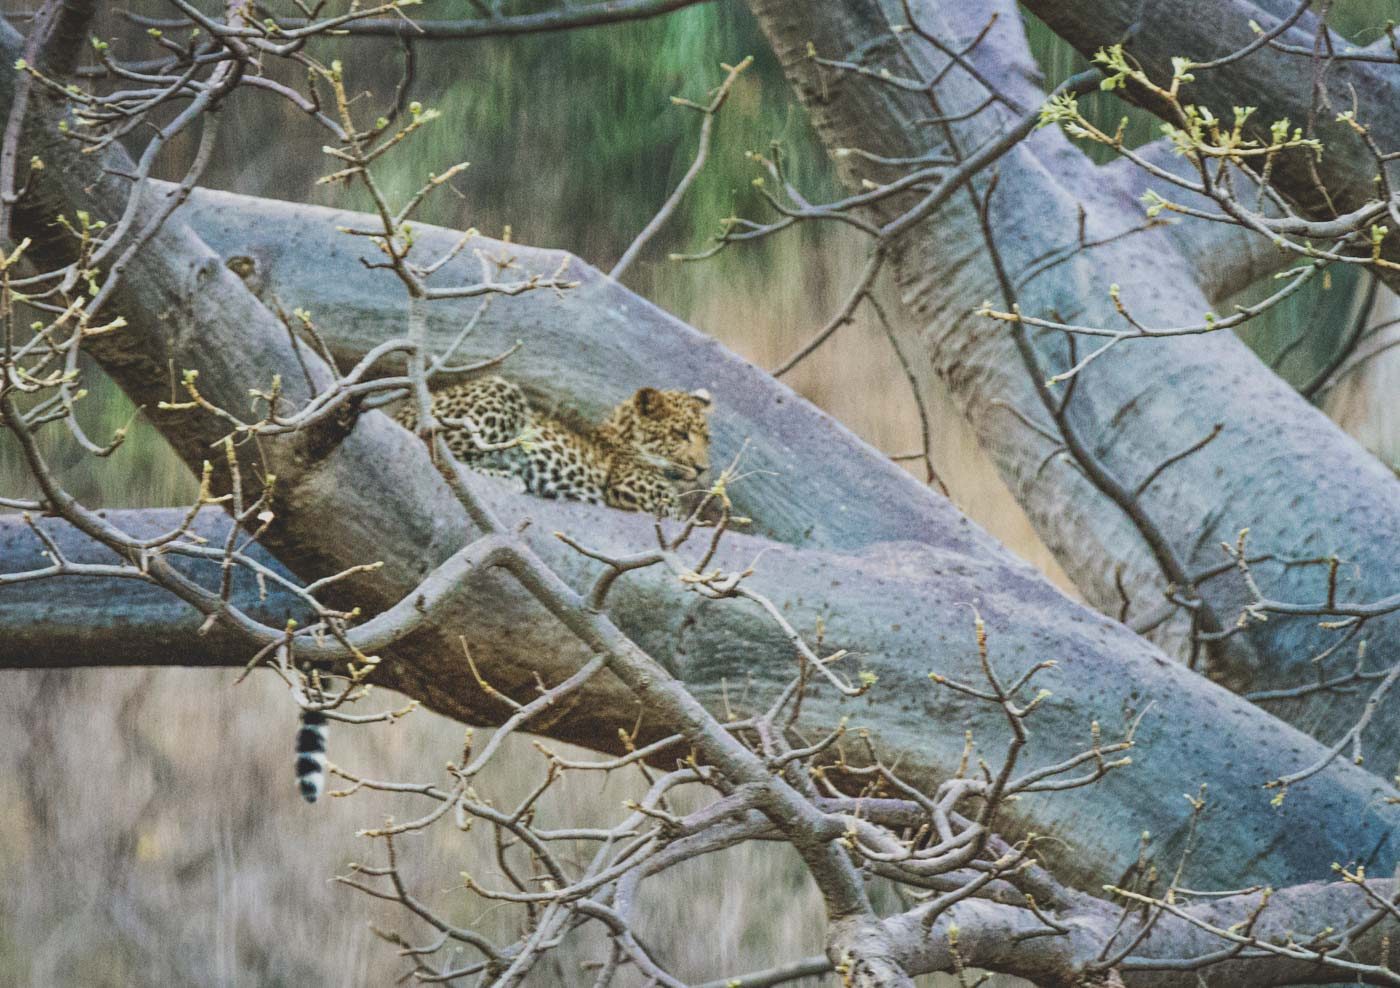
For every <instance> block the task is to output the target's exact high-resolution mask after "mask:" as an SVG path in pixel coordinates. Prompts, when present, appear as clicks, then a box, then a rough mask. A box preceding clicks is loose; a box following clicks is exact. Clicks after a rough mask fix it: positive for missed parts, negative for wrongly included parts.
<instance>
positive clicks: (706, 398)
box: [690, 388, 714, 408]
mask: <svg viewBox="0 0 1400 988" xmlns="http://www.w3.org/2000/svg"><path fill="white" fill-rule="evenodd" d="M690 397H692V398H694V399H695V400H696V401H698V402H699V403H700V405H701V406H702V407H704V408H709V407H710V405H711V404H712V403H713V402H714V399H713V398H711V397H710V393H709V392H708V391H706V390H705V389H704V388H696V389H695V390H694V391H692V392H691V393H690Z"/></svg>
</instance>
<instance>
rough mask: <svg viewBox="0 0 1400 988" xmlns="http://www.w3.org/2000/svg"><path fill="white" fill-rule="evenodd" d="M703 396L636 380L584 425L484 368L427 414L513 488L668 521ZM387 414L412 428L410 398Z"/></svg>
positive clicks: (317, 717) (309, 797)
mask: <svg viewBox="0 0 1400 988" xmlns="http://www.w3.org/2000/svg"><path fill="white" fill-rule="evenodd" d="M712 404H713V402H712V400H711V398H710V394H709V392H708V391H705V390H704V389H703V388H702V389H700V390H697V391H667V390H661V389H659V388H650V387H647V388H639V389H638V390H637V391H636V392H635V393H634V394H633V395H632V396H631V397H630V398H628V399H627V400H626V401H624V402H622V403H621V404H620V405H618V406H616V407H615V408H614V409H613V410H612V412H611V413H610V414H609V415H608V417H607V418H606V419H604V420H603V421H602V422H601V423H598V424H597V425H587V424H580V423H575V422H571V421H568V420H566V419H564V418H563V417H560V416H556V415H548V414H545V413H544V412H542V411H540V410H538V409H536V408H534V407H532V406H531V405H530V402H529V400H528V399H527V398H526V397H525V392H524V391H522V390H521V389H520V387H519V386H518V385H516V384H515V383H513V382H511V381H508V380H506V379H505V378H503V377H499V376H495V375H493V376H489V377H481V378H476V379H473V380H469V381H465V382H463V383H460V384H454V385H451V386H449V387H446V388H443V389H441V390H439V391H435V392H433V396H432V413H433V417H434V418H435V419H437V420H438V422H439V424H440V426H441V430H442V431H441V433H440V434H441V435H442V437H443V439H444V440H445V442H446V444H447V448H448V450H449V451H450V452H451V453H452V455H453V457H454V458H456V459H457V460H459V461H460V462H461V463H463V464H464V465H465V466H467V467H469V468H470V469H472V470H475V471H478V472H480V473H485V474H490V475H493V476H496V477H504V478H508V479H510V480H511V481H512V482H514V483H515V484H517V485H518V489H519V490H520V491H522V492H525V493H529V494H534V495H537V496H539V497H545V498H567V499H570V500H575V501H585V502H588V503H590V504H602V505H608V506H609V507H613V508H619V509H622V510H624V511H639V512H648V513H650V514H653V515H656V516H658V517H664V518H673V519H674V518H684V517H686V514H685V511H684V510H683V508H682V495H683V494H685V493H686V491H687V490H693V489H695V487H696V485H697V482H698V481H699V480H700V478H701V476H703V475H704V474H705V472H706V471H708V470H709V468H710V426H709V418H708V416H709V412H710V408H711V406H712ZM393 417H394V419H395V421H397V422H398V423H399V424H400V425H402V426H404V427H405V428H407V429H408V430H409V431H411V432H416V431H417V426H418V409H417V407H416V405H415V404H414V403H413V402H412V401H407V402H404V403H403V405H402V406H401V407H400V408H399V409H398V410H397V411H396V412H395V413H394V415H393ZM327 726H328V725H327V723H326V715H325V714H323V713H321V712H319V711H316V710H305V711H303V712H302V717H301V727H300V729H299V730H298V732H297V741H296V755H297V758H296V777H297V787H298V789H299V791H300V792H301V795H302V798H303V799H305V800H306V801H307V802H308V803H314V802H316V800H317V799H319V798H320V796H321V795H322V793H323V792H324V791H325V783H326V771H327V762H326V733H327V731H326V728H327Z"/></svg>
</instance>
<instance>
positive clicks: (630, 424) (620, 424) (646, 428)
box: [609, 388, 712, 481]
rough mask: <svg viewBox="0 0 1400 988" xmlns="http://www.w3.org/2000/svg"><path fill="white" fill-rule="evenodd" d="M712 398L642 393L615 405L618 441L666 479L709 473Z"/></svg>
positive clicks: (648, 390) (653, 390)
mask: <svg viewBox="0 0 1400 988" xmlns="http://www.w3.org/2000/svg"><path fill="white" fill-rule="evenodd" d="M711 404H712V402H711V400H710V393H709V392H708V391H705V390H704V389H701V390H699V391H690V392H686V391H661V390H659V389H657V388H641V389H640V390H638V391H637V393H636V394H634V395H633V396H632V397H631V398H628V399H627V400H626V401H624V402H623V403H622V404H621V405H618V406H617V408H616V410H615V411H614V412H613V416H612V419H611V421H610V422H609V425H610V426H612V429H613V432H614V435H615V436H616V437H617V440H618V441H619V442H620V443H622V444H624V445H625V446H627V447H629V448H630V450H631V451H632V452H633V455H634V456H635V457H636V458H637V459H638V460H639V461H641V462H642V463H645V464H646V465H647V466H649V467H652V468H654V469H656V470H659V471H661V472H662V473H664V474H665V475H666V479H668V480H679V481H692V480H696V479H697V478H699V476H700V475H701V474H702V473H704V472H705V471H706V470H708V469H709V468H710V424H709V421H708V419H707V418H706V416H707V415H708V413H709V410H710V405H711Z"/></svg>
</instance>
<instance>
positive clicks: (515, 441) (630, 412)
mask: <svg viewBox="0 0 1400 988" xmlns="http://www.w3.org/2000/svg"><path fill="white" fill-rule="evenodd" d="M712 406H713V399H711V397H710V394H709V392H708V391H706V390H705V389H703V388H701V389H699V390H695V391H679V390H662V389H659V388H653V387H644V388H639V389H638V390H637V391H636V392H635V393H634V394H633V395H632V396H631V397H630V398H628V399H627V400H626V401H624V402H622V403H621V404H619V405H617V406H616V407H615V408H613V410H612V412H611V413H610V414H609V415H608V416H607V418H605V419H604V420H603V421H602V422H600V423H598V424H596V425H588V424H581V423H576V422H571V421H567V420H566V419H564V418H563V417H560V416H557V415H550V414H547V413H545V412H543V411H541V410H539V409H536V408H534V407H532V406H531V404H530V402H529V399H528V398H527V397H526V396H525V392H524V391H523V390H521V388H520V387H519V385H517V384H515V383H514V382H512V381H509V380H506V379H505V378H503V377H500V376H497V375H492V376H488V377H481V378H477V379H474V380H469V381H466V382H463V383H461V384H456V385H452V386H449V387H447V388H444V389H442V390H439V391H435V392H433V396H432V413H433V417H434V418H436V419H438V420H439V422H440V423H441V424H442V425H443V431H442V436H443V439H444V440H445V441H446V444H447V448H448V450H449V451H450V452H451V453H452V455H453V456H454V457H455V458H456V459H457V460H459V461H460V462H461V463H463V464H464V465H466V466H467V467H469V468H471V469H472V470H476V471H478V472H481V473H487V474H491V475H494V476H498V477H508V478H512V479H514V480H515V481H516V482H517V483H518V484H519V485H520V488H521V489H522V490H523V491H524V492H526V493H529V494H533V495H535V496H537V497H544V498H565V499H569V500H574V501H583V502H586V503H589V504H603V505H607V506H609V507H612V508H618V509H621V510H623V511H639V512H645V513H648V514H652V515H656V516H659V517H663V518H679V517H683V507H682V498H681V495H683V494H684V493H685V492H686V491H688V490H693V489H695V487H696V485H697V482H698V481H699V480H700V478H701V477H702V476H703V475H704V474H705V473H706V472H707V471H708V470H709V468H710V427H709V413H710V410H711V408H712ZM394 418H395V420H396V421H397V422H398V423H399V424H400V425H402V426H404V427H405V428H407V429H409V430H410V431H416V430H417V425H418V409H417V407H416V405H415V404H414V403H413V402H411V401H410V402H405V403H404V405H403V406H402V407H401V408H400V409H399V410H398V411H397V412H396V413H395V415H394Z"/></svg>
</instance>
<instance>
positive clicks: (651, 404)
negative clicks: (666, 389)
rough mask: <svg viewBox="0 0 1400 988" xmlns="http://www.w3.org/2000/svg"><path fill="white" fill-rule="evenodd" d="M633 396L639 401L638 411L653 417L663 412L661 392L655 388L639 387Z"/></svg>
mask: <svg viewBox="0 0 1400 988" xmlns="http://www.w3.org/2000/svg"><path fill="white" fill-rule="evenodd" d="M633 397H634V398H635V400H636V402H637V411H639V412H641V413H642V414H643V415H646V416H648V417H651V416H655V415H658V414H659V413H660V412H661V406H662V404H663V401H662V400H661V392H660V391H657V390H656V389H655V388H639V389H638V390H637V393H636V395H634V396H633Z"/></svg>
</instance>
